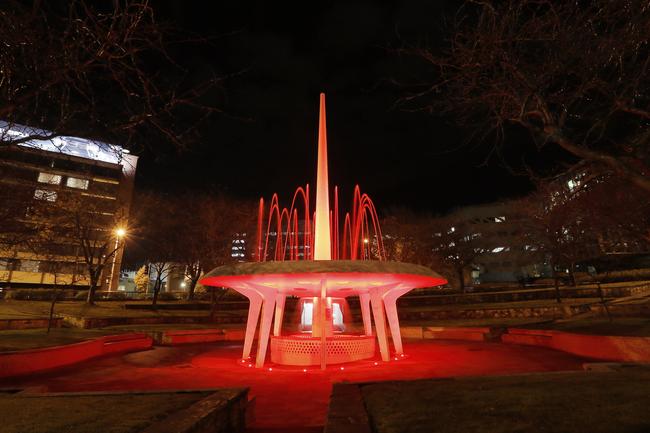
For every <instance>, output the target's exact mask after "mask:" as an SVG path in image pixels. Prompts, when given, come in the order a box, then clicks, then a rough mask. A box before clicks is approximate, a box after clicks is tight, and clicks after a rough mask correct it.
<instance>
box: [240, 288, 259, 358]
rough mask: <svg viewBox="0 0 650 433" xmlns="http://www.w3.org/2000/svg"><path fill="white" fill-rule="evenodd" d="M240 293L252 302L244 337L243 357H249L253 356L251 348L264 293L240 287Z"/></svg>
mask: <svg viewBox="0 0 650 433" xmlns="http://www.w3.org/2000/svg"><path fill="white" fill-rule="evenodd" d="M239 292H240V293H242V294H243V295H245V296H246V297H247V298H248V301H249V302H250V305H249V306H248V319H247V320H246V336H245V337H244V353H243V354H242V358H243V359H248V358H250V356H251V348H252V347H253V339H255V331H257V321H258V320H259V318H260V309H261V307H262V301H263V299H262V295H260V294H259V293H258V292H257V291H256V290H254V289H246V290H244V289H240V290H239Z"/></svg>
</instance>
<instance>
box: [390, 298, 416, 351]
mask: <svg viewBox="0 0 650 433" xmlns="http://www.w3.org/2000/svg"><path fill="white" fill-rule="evenodd" d="M410 290H411V289H408V288H407V289H399V288H396V289H393V290H389V291H388V292H386V293H385V294H384V308H385V309H386V317H387V318H388V325H389V326H390V334H391V336H392V337H393V345H394V346H395V352H396V353H397V354H398V355H402V354H404V349H403V348H402V334H401V332H400V329H399V318H398V316H397V298H399V297H400V296H402V295H403V294H405V293H407V292H409V291H410Z"/></svg>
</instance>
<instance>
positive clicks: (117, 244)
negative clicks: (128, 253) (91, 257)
mask: <svg viewBox="0 0 650 433" xmlns="http://www.w3.org/2000/svg"><path fill="white" fill-rule="evenodd" d="M125 235H126V229H125V228H124V227H118V228H116V229H115V247H114V249H113V264H112V265H111V278H110V280H108V291H109V292H110V291H112V289H113V278H114V277H115V262H117V249H118V248H119V247H120V239H121V238H123V237H124V236H125Z"/></svg>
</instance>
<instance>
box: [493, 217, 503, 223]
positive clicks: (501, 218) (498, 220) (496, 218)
mask: <svg viewBox="0 0 650 433" xmlns="http://www.w3.org/2000/svg"><path fill="white" fill-rule="evenodd" d="M505 221H506V217H504V216H498V217H494V222H495V223H502V222H505Z"/></svg>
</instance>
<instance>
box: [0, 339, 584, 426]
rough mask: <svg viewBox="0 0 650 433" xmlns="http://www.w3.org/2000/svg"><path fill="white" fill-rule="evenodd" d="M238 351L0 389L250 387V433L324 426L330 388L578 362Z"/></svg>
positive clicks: (211, 350)
mask: <svg viewBox="0 0 650 433" xmlns="http://www.w3.org/2000/svg"><path fill="white" fill-rule="evenodd" d="M241 351H242V346H241V345H223V344H205V345H191V346H182V347H156V348H154V349H153V350H150V351H145V352H137V353H131V354H127V355H123V356H115V357H109V358H103V359H99V360H94V361H88V362H85V363H82V364H77V365H76V366H74V367H70V368H68V369H65V370H59V371H56V372H52V373H49V374H44V375H40V376H38V377H36V376H35V377H31V378H24V379H22V380H14V381H13V382H11V383H7V382H4V383H0V387H3V386H21V387H25V386H30V387H39V388H42V390H43V391H50V392H58V391H113V390H153V389H198V388H214V387H250V389H251V391H250V394H251V395H252V396H255V397H256V407H255V423H254V425H253V426H252V427H254V428H255V430H256V431H259V432H262V431H271V430H275V429H276V428H277V431H312V429H310V428H308V427H317V426H323V425H324V423H325V416H326V412H327V404H328V400H329V396H330V392H331V388H332V383H336V382H342V381H350V382H367V381H381V380H400V379H419V378H432V377H450V376H478V375H494V374H510V373H525V372H541V371H559V370H579V369H581V364H582V362H584V361H585V360H584V359H581V358H577V357H575V356H572V355H569V354H566V353H563V352H557V351H553V350H548V349H543V348H537V347H527V346H518V345H506V344H499V343H480V342H460V341H435V342H422V341H417V342H408V341H407V342H406V344H405V353H406V354H407V356H406V357H405V358H403V359H399V360H398V361H394V360H393V361H391V362H389V363H384V362H382V361H380V360H379V358H377V359H375V360H371V361H363V362H359V363H355V364H353V365H346V366H344V369H343V370H341V369H340V367H336V366H331V367H329V368H328V370H326V371H321V370H319V369H316V368H314V369H309V370H308V371H307V372H303V371H302V369H300V368H292V369H289V368H288V367H281V366H273V365H268V366H267V367H266V368H265V369H263V370H258V369H255V368H252V367H248V366H247V364H242V363H241V361H240V362H239V364H238V362H237V359H238V357H239V356H241ZM375 363H376V364H377V365H375ZM269 367H270V368H272V371H269ZM293 428H296V430H293ZM305 428H306V429H305ZM258 429H259V430H258ZM266 429H271V430H266ZM313 431H315V429H314V430H313Z"/></svg>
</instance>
